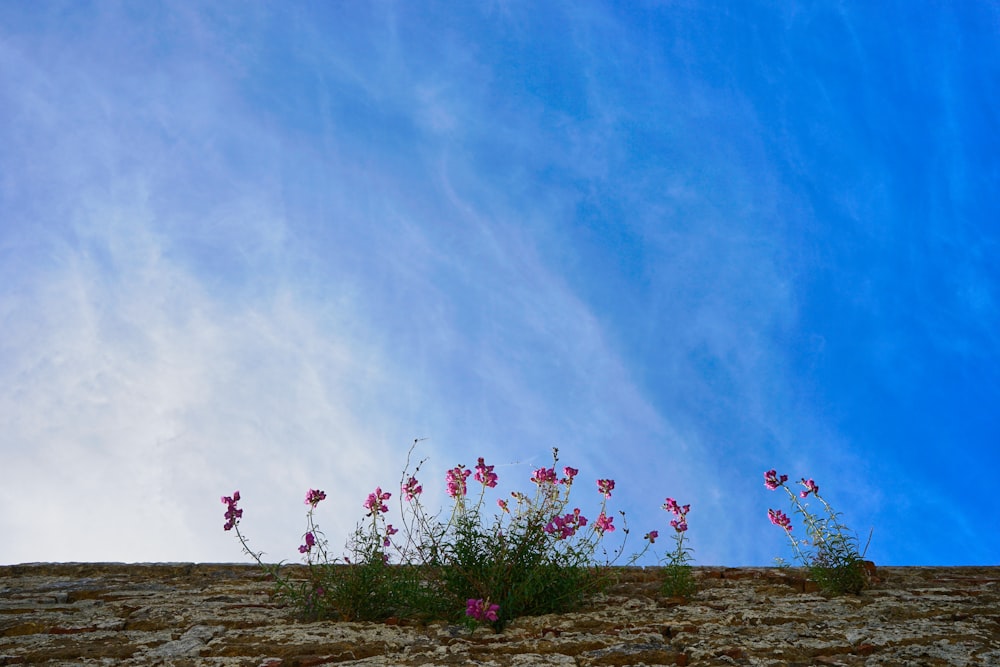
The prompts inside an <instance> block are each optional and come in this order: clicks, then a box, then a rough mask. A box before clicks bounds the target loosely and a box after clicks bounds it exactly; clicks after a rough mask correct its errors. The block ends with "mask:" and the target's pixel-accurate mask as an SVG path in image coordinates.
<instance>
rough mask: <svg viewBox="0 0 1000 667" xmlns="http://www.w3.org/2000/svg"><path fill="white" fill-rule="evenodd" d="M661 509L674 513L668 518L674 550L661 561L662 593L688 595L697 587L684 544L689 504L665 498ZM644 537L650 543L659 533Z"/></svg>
mask: <svg viewBox="0 0 1000 667" xmlns="http://www.w3.org/2000/svg"><path fill="white" fill-rule="evenodd" d="M663 509H664V510H666V511H667V512H670V513H671V514H673V515H674V518H673V519H671V520H670V526H671V527H672V528H673V529H674V542H675V546H674V550H673V551H672V552H671V553H670V554H669V555H668V556H667V557H666V559H665V561H664V563H663V564H664V576H663V593H664V594H665V595H669V596H671V597H690V596H691V595H692V594H693V593H694V592H695V590H696V589H697V584H696V583H695V581H694V575H693V574H692V572H691V566H690V564H689V563H690V561H691V553H690V551H691V550H690V549H689V548H687V547H685V546H684V535H685V533H687V529H688V523H687V515H688V512H690V511H691V506H690V505H683V506H681V505H680V504H678V503H677V501H676V500H674V499H673V498H667V499H666V500H665V501H664V502H663ZM646 537H647V539H648V540H649V542H650V544H652V543H653V541H654V540H655V539H656V538H657V537H659V533H657V532H656V531H653V532H651V533H649V534H648V535H647V536H646Z"/></svg>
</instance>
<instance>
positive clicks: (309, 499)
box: [306, 489, 326, 507]
mask: <svg viewBox="0 0 1000 667" xmlns="http://www.w3.org/2000/svg"><path fill="white" fill-rule="evenodd" d="M321 500H326V494H325V493H323V492H322V491H320V490H319V489H309V493H307V494H306V505H312V506H313V507H316V506H317V505H319V501H321Z"/></svg>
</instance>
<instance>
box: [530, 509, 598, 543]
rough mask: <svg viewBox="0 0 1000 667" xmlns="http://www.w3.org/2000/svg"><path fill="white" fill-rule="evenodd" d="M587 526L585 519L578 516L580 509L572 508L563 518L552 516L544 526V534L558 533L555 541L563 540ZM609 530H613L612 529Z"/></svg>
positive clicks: (580, 515)
mask: <svg viewBox="0 0 1000 667" xmlns="http://www.w3.org/2000/svg"><path fill="white" fill-rule="evenodd" d="M586 525H587V517H585V516H583V515H582V514H580V508H579V507H577V508H574V509H573V511H572V512H571V513H567V514H566V515H565V516H554V517H552V519H551V520H550V521H549V522H548V523H547V524H545V529H544V530H545V532H546V533H548V534H549V535H554V534H555V533H559V536H558V537H557V538H556V539H560V540H565V539H566V538H569V537H573V536H574V535H576V531H577V530H579V529H580V528H583V527H584V526H586ZM611 530H614V528H613V527H612V528H611Z"/></svg>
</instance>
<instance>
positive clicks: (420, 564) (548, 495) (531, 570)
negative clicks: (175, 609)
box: [223, 450, 634, 629]
mask: <svg viewBox="0 0 1000 667" xmlns="http://www.w3.org/2000/svg"><path fill="white" fill-rule="evenodd" d="M557 461H558V456H557V451H556V450H554V451H553V465H552V466H549V467H542V468H538V469H535V470H534V471H533V472H532V474H531V477H530V478H529V481H530V482H531V483H532V484H534V488H535V490H534V494H526V493H523V492H521V491H512V492H510V495H509V496H507V497H502V498H498V499H496V506H497V507H498V508H499V509H500V513H499V515H498V516H494V517H492V518H490V517H488V516H486V514H485V511H484V500H485V495H486V493H487V492H488V491H491V490H492V489H495V488H496V487H497V485H498V483H499V476H498V474H497V472H496V468H495V466H494V465H490V464H487V462H486V461H485V460H484V458H482V457H479V458H478V460H477V462H476V465H475V467H474V468H473V469H468V468H466V467H465V465H463V464H459V465H457V466H455V467H453V468H451V469H449V470H447V471H446V472H445V475H444V489H445V491H446V493H447V494H448V496H449V497H450V498H451V499H452V504H453V506H452V509H451V513H450V515H448V514H443V515H442V514H441V513H438V514H435V515H429V514H427V513H426V512H425V511H424V508H423V507H422V506H421V504H420V497H421V495H422V493H423V486H422V484H421V482H420V480H419V479H418V475H419V471H420V465H417V467H416V469H414V470H412V471H411V470H410V469H409V464H408V465H407V466H406V468H405V469H404V471H403V476H402V478H401V480H400V496H399V497H400V498H401V499H402V501H403V503H402V504H401V508H400V509H401V519H402V523H401V524H400V527H399V528H397V527H395V526H393V524H391V523H388V522H387V520H386V519H387V517H388V514H389V512H390V508H389V504H388V503H389V501H390V499H391V498H392V495H393V494H392V493H390V492H388V491H384V490H383V489H382V487H380V486H379V487H376V488H375V490H374V491H373V492H371V493H369V494H368V496H367V498H366V499H365V500H364V502H363V503H361V506H362V508H363V509H364V510H365V514H366V518H365V519H364V520H363V521H362V522H361V523H360V524H359V525H358V528H357V529H356V530H355V532H354V536H353V537H352V539H351V540H350V541H349V542H348V553H346V554H345V555H344V556H342V557H341V558H332V559H331V558H330V557H329V556H328V548H327V543H326V540H325V538H324V537H323V534H322V533H321V532H320V530H319V526H318V525H317V524H316V522H315V515H314V512H315V510H316V509H317V508H318V506H319V505H320V503H321V502H322V501H323V500H325V499H326V493H325V492H323V491H321V490H318V489H309V490H308V492H307V493H306V500H305V504H306V505H308V506H309V510H308V513H307V525H306V531H305V533H304V534H303V537H302V540H301V544H300V545H299V547H298V550H299V553H300V554H302V556H303V559H304V560H305V562H306V565H307V566H308V573H307V575H306V577H305V579H304V580H303V579H291V578H288V577H285V576H283V574H282V573H281V572H279V567H280V565H279V566H268V565H265V564H264V563H263V561H262V555H263V554H259V553H255V552H253V551H251V550H250V549H249V548H248V546H247V543H246V541H245V539H244V538H243V536H242V535H239V538H240V540H241V542H242V543H243V546H244V549H245V550H246V551H247V553H249V554H250V555H251V556H252V557H253V558H254V559H255V560H256V561H257V562H258V564H260V565H262V566H263V567H265V568H268V570H269V571H270V573H271V574H272V576H273V578H274V580H275V582H276V589H277V590H276V592H277V594H278V596H279V597H280V598H282V599H284V600H287V601H289V602H291V603H293V604H294V605H296V606H297V607H298V608H299V609H300V611H301V612H302V615H303V616H305V617H309V618H326V617H333V618H342V619H357V620H375V619H378V618H385V617H387V616H389V615H396V616H410V617H417V618H455V619H456V620H458V616H459V613H460V612H459V610H462V609H463V607H464V619H465V621H466V622H468V623H471V624H473V625H475V624H480V623H487V624H491V625H492V626H493V627H494V628H495V629H500V628H502V627H503V626H504V625H505V624H506V623H508V622H509V621H510V620H511V619H513V618H515V617H517V616H520V615H524V614H540V613H553V612H559V611H566V610H569V609H573V608H576V607H577V606H578V605H579V604H581V603H582V602H583V600H584V599H586V597H587V596H589V595H590V594H592V593H595V592H597V591H598V590H599V589H600V587H601V586H602V585H603V584H604V582H605V581H606V578H605V577H604V576H603V575H602V572H603V568H604V567H606V566H607V565H610V564H611V563H612V562H613V561H614V560H615V559H617V558H618V557H619V556H621V554H622V552H623V550H624V544H622V546H621V547H620V548H619V549H617V550H615V551H613V553H612V556H611V557H608V558H607V560H606V562H605V564H604V565H601V564H599V563H598V561H597V559H596V558H595V554H596V551H597V548H598V545H599V544H600V543H601V542H602V540H603V539H604V537H605V534H607V533H611V532H614V531H615V525H614V518H613V516H611V515H610V513H609V511H608V506H607V503H608V501H609V500H610V498H611V496H612V491H613V490H614V488H615V482H614V480H612V479H598V480H596V484H597V491H598V493H599V496H600V503H599V506H598V509H597V514H598V515H597V518H596V519H595V520H594V521H589V520H588V518H587V516H586V515H585V514H584V512H583V510H582V509H581V508H580V507H574V506H572V505H570V504H569V503H570V491H571V488H572V486H573V482H574V479H575V478H576V477H577V476H578V475H579V472H580V471H579V470H578V469H576V468H573V467H571V466H564V467H562V468H561V473H562V474H561V475H560V474H559V473H558V472H557V470H558V468H557V467H556V465H555V463H556V462H557ZM422 463H423V462H421V464H422ZM470 477H472V479H473V480H474V482H475V483H476V484H477V488H478V495H473V496H472V497H470V489H469V478H470ZM238 501H239V493H238V492H237V493H235V494H234V495H233V497H231V498H230V497H226V498H223V502H225V503H226V506H227V510H226V525H225V528H226V530H230V529H231V528H234V527H236V524H237V521H238V520H239V519H240V518H241V517H242V513H243V510H242V509H239V508H238V507H237V506H236V503H237V502H238ZM621 514H622V516H623V517H624V513H621ZM443 516H447V517H448V518H447V520H442V518H441V517H443ZM622 532H623V533H625V534H627V532H628V531H627V529H624V528H623V531H622ZM400 533H401V535H399V534H400ZM237 534H239V532H238V529H237ZM397 536H398V537H399V539H398V541H397ZM606 553H607V552H606V550H605V554H606ZM391 562H395V563H397V565H396V566H390V563H391ZM633 562H634V559H633ZM338 564H343V565H347V566H348V567H342V566H341V567H331V566H332V565H338Z"/></svg>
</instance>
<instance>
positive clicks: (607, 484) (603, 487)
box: [597, 479, 615, 498]
mask: <svg viewBox="0 0 1000 667" xmlns="http://www.w3.org/2000/svg"><path fill="white" fill-rule="evenodd" d="M614 488H615V480H613V479H599V480H597V490H598V491H600V492H601V493H603V494H604V497H605V498H610V497H611V491H612V490H614Z"/></svg>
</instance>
